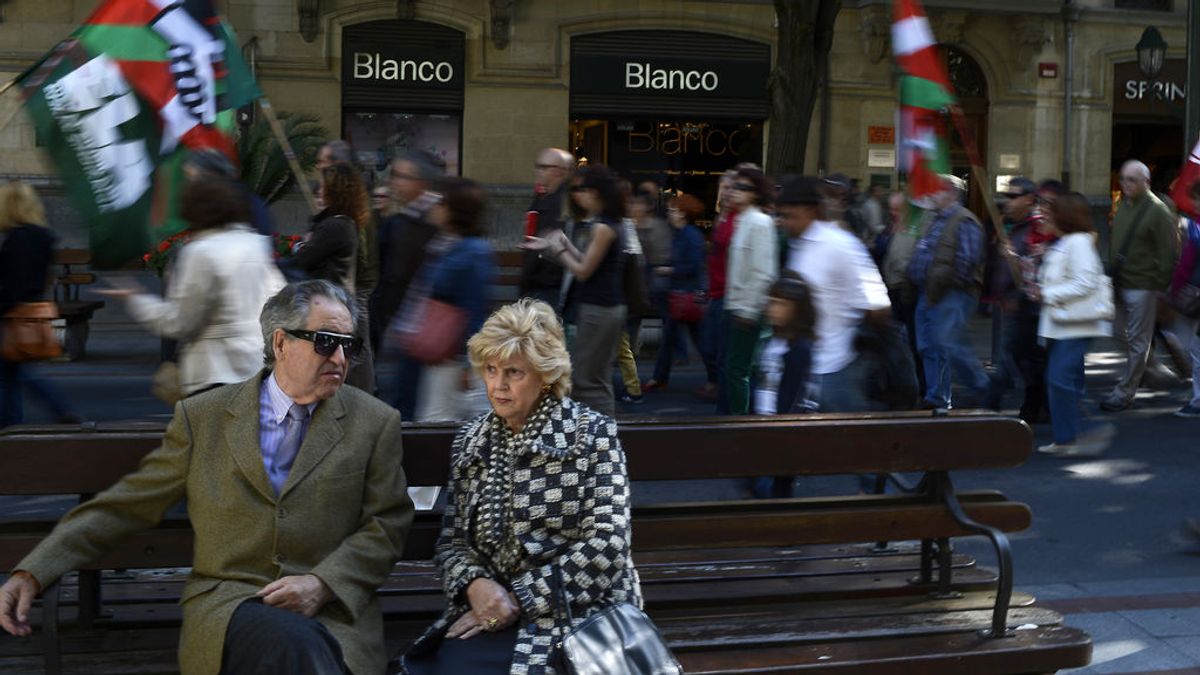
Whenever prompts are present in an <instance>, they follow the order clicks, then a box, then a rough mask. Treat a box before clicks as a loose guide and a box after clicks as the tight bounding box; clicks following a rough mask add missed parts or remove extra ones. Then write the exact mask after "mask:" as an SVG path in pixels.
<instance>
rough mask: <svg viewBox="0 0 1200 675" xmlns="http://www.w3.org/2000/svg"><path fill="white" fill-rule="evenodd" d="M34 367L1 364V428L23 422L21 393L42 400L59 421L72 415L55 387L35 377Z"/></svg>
mask: <svg viewBox="0 0 1200 675" xmlns="http://www.w3.org/2000/svg"><path fill="white" fill-rule="evenodd" d="M36 367H37V366H35V365H34V364H32V363H19V362H17V361H0V428H3V427H7V426H9V425H12V424H20V423H22V422H24V421H25V405H24V400H23V398H22V397H23V396H24V391H23V390H24V389H29V391H30V392H31V393H32V394H33V395H35V396H37V397H38V398H40V399H42V403H44V404H45V405H46V407H47V408H49V409H50V411H51V412H52V413H54V416H55V417H56V418H58V419H59V420H61V419H62V418H64V417H67V416H69V415H70V414H71V409H70V408H69V407H68V405H67V401H66V399H65V398H64V397H63V395H62V393H61V392H60V391H59V390H58V387H56V386H54V385H53V384H51V383H50V381H49V380H47V379H45V378H43V377H41V376H40V375H38V373H37V371H36Z"/></svg>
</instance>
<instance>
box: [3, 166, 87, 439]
mask: <svg viewBox="0 0 1200 675" xmlns="http://www.w3.org/2000/svg"><path fill="white" fill-rule="evenodd" d="M0 239H3V244H0V316H4V315H5V314H8V313H9V311H11V310H12V309H13V308H14V307H16V306H17V305H18V304H20V303H23V302H37V301H39V300H44V299H45V297H46V290H47V289H46V279H47V278H48V274H49V270H50V264H51V263H52V262H53V261H54V242H55V236H54V232H53V231H52V230H51V229H50V228H48V227H46V214H45V211H44V210H43V209H42V202H41V200H39V199H38V197H37V194H36V193H34V191H33V188H31V187H29V186H28V185H26V184H25V183H20V182H13V183H8V184H6V185H4V186H2V187H0ZM0 339H3V337H0ZM25 388H28V389H29V390H30V391H31V392H33V393H34V394H35V395H36V396H37V397H38V398H40V399H42V401H43V402H44V403H45V404H46V406H47V407H48V408H50V410H51V411H52V412H53V413H54V416H55V417H56V418H57V419H58V421H59V422H67V423H70V422H78V421H79V417H77V416H76V415H74V414H73V413H71V412H70V410H69V408H68V406H67V403H66V400H65V399H63V397H62V395H61V394H60V393H59V392H58V391H57V389H55V388H54V386H53V385H51V384H50V382H49V381H47V380H45V379H42V378H41V377H38V376H37V373H36V371H35V370H34V366H33V364H30V363H19V362H16V361H0V428H3V427H6V426H9V425H10V424H20V423H21V422H22V421H24V401H23V399H22V389H25Z"/></svg>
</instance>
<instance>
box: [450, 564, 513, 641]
mask: <svg viewBox="0 0 1200 675" xmlns="http://www.w3.org/2000/svg"><path fill="white" fill-rule="evenodd" d="M467 603H468V604H470V605H471V613H472V614H474V615H475V620H476V623H477V625H476V626H475V628H474V629H471V630H470V631H467V633H464V634H463V636H462V638H463V639H464V640H465V639H467V638H469V637H473V636H474V635H475V634H476V633H478V632H479V631H481V630H487V631H498V630H504V629H505V628H508V627H509V626H511V625H513V624H514V623H516V622H517V618H518V617H520V616H521V606H520V605H519V604H517V601H516V598H514V597H513V595H512V593H509V592H508V589H506V588H505V587H504V586H501V585H500V584H498V583H496V582H495V581H492V580H491V579H487V578H485V577H479V578H478V579H476V580H474V581H472V582H471V585H470V586H467ZM459 621H462V620H461V619H460V620H459ZM456 625H457V624H456ZM472 631H474V632H472ZM468 633H469V634H468Z"/></svg>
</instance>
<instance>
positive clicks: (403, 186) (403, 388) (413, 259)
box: [370, 150, 446, 419]
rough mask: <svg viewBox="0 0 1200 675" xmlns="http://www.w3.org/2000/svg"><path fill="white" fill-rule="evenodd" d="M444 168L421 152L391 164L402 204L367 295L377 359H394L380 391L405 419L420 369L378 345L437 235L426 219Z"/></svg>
mask: <svg viewBox="0 0 1200 675" xmlns="http://www.w3.org/2000/svg"><path fill="white" fill-rule="evenodd" d="M445 169H446V165H445V163H443V162H442V161H441V159H440V158H438V157H436V156H434V155H432V154H431V153H428V152H424V151H420V150H418V151H415V152H411V153H409V154H408V155H406V156H404V157H403V158H401V159H397V160H395V161H394V162H392V177H391V185H392V197H393V198H394V199H396V200H397V201H398V202H400V203H401V204H402V206H401V207H400V210H399V211H397V212H396V213H395V214H394V215H392V216H391V217H390V218H388V219H387V220H385V221H384V222H383V223H382V224H381V226H380V228H379V235H378V242H379V283H378V284H376V286H375V290H374V291H373V292H372V293H371V300H370V319H371V336H370V337H371V344H372V345H374V346H375V348H376V349H375V353H376V354H379V355H380V357H379V360H380V361H383V360H386V359H389V358H390V359H396V360H397V369H396V379H395V380H394V381H393V382H392V383H391V385H390V386H388V385H386V384H384V383H382V382H381V383H379V388H380V394H381V396H382V397H383V399H384V400H385V401H386V402H388V403H389V404H391V405H392V407H394V408H396V409H397V410H399V411H400V414H401V415H402V416H403V417H404V419H412V418H413V417H414V416H415V415H416V408H417V384H418V382H419V381H420V378H421V366H420V364H419V363H418V362H416V361H414V360H413V359H411V358H408V357H407V356H405V355H403V354H395V353H392V354H389V353H388V352H387V349H386V345H381V344H380V343H381V342H382V340H383V335H384V333H385V331H386V330H387V327H388V325H389V324H391V322H392V319H393V318H395V316H396V313H397V312H399V311H400V308H401V306H402V305H403V303H404V296H405V295H406V294H407V293H408V287H409V286H410V285H411V284H412V281H413V279H414V278H415V277H416V276H417V272H418V271H419V270H420V269H421V264H422V263H423V262H424V261H425V256H426V254H425V247H426V246H427V245H428V244H429V241H430V240H431V239H433V236H434V235H435V234H437V226H435V225H434V224H433V223H431V222H429V219H428V218H427V217H426V216H427V214H428V213H429V209H431V208H433V206H434V205H435V204H437V203H438V202H439V201H440V200H441V195H439V194H437V193H435V192H433V191H432V187H433V182H434V181H435V180H436V179H437V178H439V177H441V175H442V174H443V173H444V172H445Z"/></svg>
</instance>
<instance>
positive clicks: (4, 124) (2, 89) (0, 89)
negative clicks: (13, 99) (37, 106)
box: [0, 77, 21, 131]
mask: <svg viewBox="0 0 1200 675" xmlns="http://www.w3.org/2000/svg"><path fill="white" fill-rule="evenodd" d="M16 83H17V78H15V77H14V78H13V79H11V80H9V81H8V82H5V83H4V85H3V86H0V97H2V96H4V95H5V94H6V93H8V90H9V89H12V88H13V86H14V85H16ZM19 112H21V103H20V102H19V101H18V102H17V104H16V105H14V106H13V108H12V110H9V111H8V114H6V115H5V116H4V119H3V120H0V131H3V130H5V129H7V128H8V125H10V124H12V121H13V118H15V117H16V116H17V113H19Z"/></svg>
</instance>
